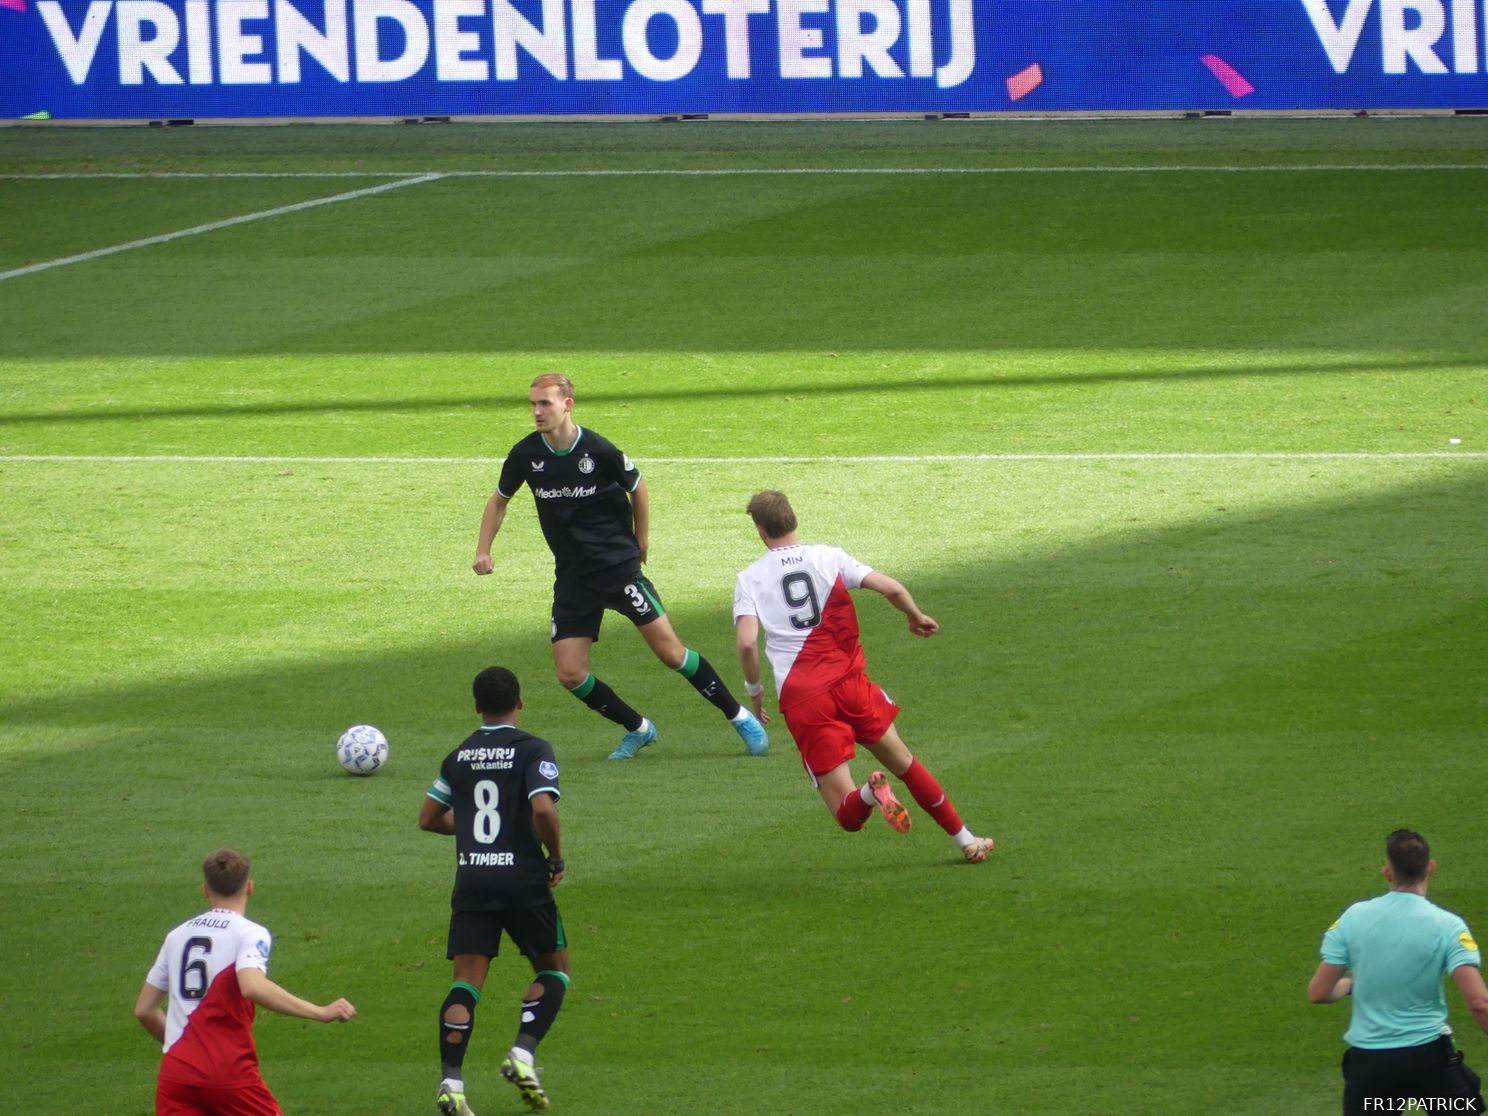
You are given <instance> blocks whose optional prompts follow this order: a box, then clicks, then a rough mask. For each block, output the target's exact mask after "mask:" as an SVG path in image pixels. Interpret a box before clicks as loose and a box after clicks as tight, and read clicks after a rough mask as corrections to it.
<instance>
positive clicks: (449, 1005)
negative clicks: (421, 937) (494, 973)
mask: <svg viewBox="0 0 1488 1116" xmlns="http://www.w3.org/2000/svg"><path fill="white" fill-rule="evenodd" d="M490 968H491V959H490V958H489V957H482V956H481V955H480V954H477V953H460V954H456V955H455V959H454V983H453V984H452V985H451V986H450V991H449V996H448V997H446V998H445V1001H444V1007H443V1008H442V1009H441V1011H440V1013H439V1049H440V1063H441V1064H440V1075H441V1079H440V1082H439V1095H438V1096H437V1098H436V1099H435V1103H436V1105H437V1106H438V1108H439V1111H440V1113H441V1114H442V1116H475V1114H474V1113H473V1112H472V1111H471V1109H470V1106H469V1105H468V1104H466V1103H465V1078H464V1070H463V1069H462V1068H461V1067H462V1066H463V1065H464V1062H465V1051H466V1050H467V1049H469V1046H470V1035H471V1032H472V1031H473V1030H474V1028H475V1005H476V1004H477V1003H478V1002H479V1000H480V990H481V988H482V986H483V985H484V984H485V983H486V974H487V973H488V972H489V971H490Z"/></svg>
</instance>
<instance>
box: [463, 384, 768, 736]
mask: <svg viewBox="0 0 1488 1116" xmlns="http://www.w3.org/2000/svg"><path fill="white" fill-rule="evenodd" d="M528 398H529V399H530V401H531V403H532V420H533V423H534V425H535V426H536V427H537V430H536V431H535V432H534V433H532V434H529V435H528V436H527V437H525V438H523V439H522V440H521V441H520V442H518V443H517V444H516V445H515V446H513V447H512V450H511V452H510V453H509V454H507V457H506V463H505V464H504V465H502V467H501V479H500V480H499V481H498V482H497V485H496V491H495V493H494V494H493V495H492V496H491V499H490V500H489V501H488V502H487V503H486V511H485V515H484V516H482V518H481V527H480V540H479V541H478V542H477V543H476V547H475V562H474V563H473V564H472V568H473V569H474V570H475V572H476V573H477V574H480V575H485V574H488V573H490V572H491V571H492V569H493V568H494V566H495V564H494V563H493V562H492V561H491V543H492V542H493V541H494V540H495V538H496V532H497V531H499V530H501V523H502V521H503V520H504V519H505V518H506V506H507V504H508V503H509V502H510V501H511V498H512V497H513V496H515V495H516V494H517V489H519V488H521V486H522V485H523V484H526V485H527V486H528V487H530V488H531V489H532V495H533V498H534V499H535V500H536V502H537V519H538V523H539V524H541V526H542V532H543V537H544V538H545V539H547V541H548V548H549V549H550V550H551V551H552V552H553V625H552V639H553V663H554V666H556V668H557V671H558V681H559V682H561V683H562V684H563V685H564V686H565V687H566V688H567V689H568V690H569V691H570V692H571V693H572V694H573V695H574V696H575V697H577V698H578V699H579V700H580V701H582V702H583V703H584V704H585V705H587V706H588V707H589V708H590V709H592V710H594V711H595V712H596V713H598V714H599V715H600V716H602V717H607V718H609V719H610V720H611V721H614V722H615V723H616V724H617V725H619V726H621V727H622V728H623V729H625V735H624V736H623V737H622V738H621V740H620V744H619V746H618V747H617V748H616V749H615V750H614V751H613V752H611V753H610V759H631V758H632V757H634V756H635V754H636V753H637V752H639V751H640V750H641V749H642V748H644V747H645V746H646V745H647V744H650V743H651V742H652V741H653V740H655V739H656V726H655V725H654V724H652V723H651V721H650V719H649V718H646V717H643V716H641V715H640V714H639V713H637V712H636V711H635V710H634V709H632V708H631V707H630V706H629V705H627V704H626V703H625V702H624V701H622V700H621V699H620V698H619V697H617V696H616V694H615V691H614V690H612V689H610V688H609V687H608V686H607V685H605V684H604V683H603V682H601V681H600V680H599V679H598V678H595V677H594V675H592V674H591V673H589V649H590V647H592V646H593V645H594V642H595V641H596V640H597V639H599V627H600V622H601V621H602V620H603V619H604V613H605V609H613V610H614V611H616V612H618V613H620V614H621V615H622V616H624V617H626V618H627V619H628V620H629V621H630V622H631V623H632V624H634V625H635V626H636V628H637V629H639V631H640V633H641V636H642V637H643V638H644V639H645V641H646V643H647V645H648V646H649V647H650V648H651V650H652V651H654V652H655V653H656V657H657V658H658V659H660V660H661V661H662V662H664V663H665V664H666V665H667V666H669V667H671V668H672V669H673V670H675V671H677V672H678V673H679V674H681V675H682V676H683V677H685V678H686V679H687V680H688V681H689V682H691V683H692V685H693V687H694V688H695V689H696V690H697V691H698V693H700V694H702V695H703V697H705V698H707V699H708V700H709V701H710V702H712V703H713V704H714V705H715V706H717V707H718V709H719V710H720V711H721V712H722V713H723V715H724V716H725V717H727V718H728V719H729V723H730V724H732V725H733V726H734V729H735V731H737V732H738V734H739V735H740V737H742V738H743V740H744V745H745V747H747V748H748V749H749V753H750V755H755V756H763V755H765V754H766V753H767V752H768V751H769V747H770V742H769V739H768V738H767V737H766V735H765V729H764V726H763V725H761V724H760V722H759V720H758V719H757V718H756V717H755V715H754V714H753V713H752V712H751V711H750V710H748V709H746V708H744V706H742V705H740V704H739V702H738V701H737V700H735V698H734V695H733V694H731V693H729V690H728V687H727V686H725V685H724V684H723V679H721V678H719V677H718V672H717V671H715V670H714V669H713V666H712V664H711V663H709V662H708V660H707V659H705V658H703V657H702V656H701V655H699V654H698V653H697V652H696V651H693V650H691V649H690V648H687V647H684V646H683V644H682V641H681V640H680V639H678V638H677V633H676V632H675V631H673V630H672V622H671V620H669V619H668V618H667V615H666V609H665V608H663V607H662V604H661V598H660V597H659V596H658V595H657V593H656V587H655V586H654V585H652V584H651V582H650V581H649V580H648V579H647V578H646V576H645V575H644V574H643V573H641V563H643V562H644V561H645V560H646V544H647V540H648V538H649V536H650V503H649V498H648V496H647V493H646V482H645V481H644V480H642V479H641V474H640V472H639V470H637V469H636V467H635V465H634V464H632V463H631V460H630V458H629V457H627V456H625V454H623V453H621V452H620V451H619V450H618V449H616V448H615V447H614V446H613V445H611V444H610V442H608V441H607V440H606V439H604V438H602V437H600V436H599V435H598V434H596V433H595V432H594V431H592V430H585V429H583V428H582V427H580V426H577V425H575V423H574V421H573V406H574V389H573V383H572V382H571V381H570V380H569V378H568V377H567V376H563V375H560V374H558V373H556V372H548V373H544V374H543V375H541V376H539V377H538V378H537V379H535V380H533V381H532V390H531V392H530V393H529V395H528Z"/></svg>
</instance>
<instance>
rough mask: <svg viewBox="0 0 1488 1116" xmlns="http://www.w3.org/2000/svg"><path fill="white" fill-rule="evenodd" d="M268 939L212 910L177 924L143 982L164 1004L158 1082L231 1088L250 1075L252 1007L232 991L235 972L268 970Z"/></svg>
mask: <svg viewBox="0 0 1488 1116" xmlns="http://www.w3.org/2000/svg"><path fill="white" fill-rule="evenodd" d="M272 948H273V937H272V935H270V934H269V932H268V930H266V929H265V928H264V927H262V926H260V925H259V924H258V923H256V922H253V921H251V920H249V919H248V918H246V917H244V916H243V915H241V914H238V913H237V912H236V911H227V910H221V909H217V908H213V909H212V910H210V911H207V912H205V913H204V914H200V915H197V916H196V917H195V918H193V919H189V920H188V921H186V922H183V923H181V925H180V926H177V927H176V928H175V929H174V930H172V931H171V932H170V933H169V934H168V935H166V939H165V944H164V945H162V946H161V947H160V952H159V954H157V955H156V957H155V964H154V965H153V966H152V967H151V969H150V973H149V975H148V976H147V977H146V978H145V979H146V980H147V981H148V982H149V983H150V984H151V985H152V986H153V987H155V988H159V989H161V990H162V991H163V992H165V993H166V994H167V996H168V998H169V1006H168V1007H167V1008H166V1018H165V1047H164V1049H165V1061H164V1062H163V1063H162V1065H161V1075H162V1076H163V1077H169V1078H171V1079H172V1080H177V1081H191V1082H199V1083H202V1084H238V1083H240V1082H241V1080H242V1078H243V1076H244V1075H245V1074H248V1073H250V1072H254V1073H256V1072H257V1066H258V1054H257V1051H256V1050H255V1048H254V1045H253V1014H254V1008H253V1004H252V1003H251V1002H250V1001H248V1000H245V999H244V998H243V994H242V992H241V991H240V990H239V988H238V971H239V970H241V969H259V970H262V971H263V972H265V973H267V972H268V970H269V951H270V950H271V949H272Z"/></svg>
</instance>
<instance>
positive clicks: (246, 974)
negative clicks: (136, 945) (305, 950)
mask: <svg viewBox="0 0 1488 1116" xmlns="http://www.w3.org/2000/svg"><path fill="white" fill-rule="evenodd" d="M250 869H251V865H250V864H249V861H248V858H247V857H246V856H244V855H243V854H242V853H240V852H238V851H237V850H236V849H219V850H217V851H216V852H214V853H213V854H212V855H211V856H209V857H207V859H206V860H205V861H204V862H203V863H202V876H203V878H204V881H205V882H204V883H203V884H202V894H204V895H205V896H206V897H207V902H208V903H209V904H211V909H210V910H208V911H206V912H205V913H203V914H199V915H197V916H196V917H195V918H192V919H188V920H187V921H186V922H183V923H181V925H180V926H177V927H176V928H175V929H174V930H172V931H171V932H170V933H169V934H167V935H166V938H165V944H163V945H162V946H161V947H160V952H159V953H158V954H157V955H156V957H155V964H154V965H153V966H151V968H150V973H149V975H148V976H147V977H146V978H145V985H144V987H143V988H141V989H140V994H139V999H138V1000H137V1001H135V1005H134V1015H135V1018H136V1019H138V1020H139V1021H140V1024H141V1025H142V1026H143V1027H144V1028H145V1030H147V1031H149V1032H150V1034H151V1035H152V1036H154V1038H155V1039H156V1041H157V1042H159V1043H160V1044H161V1046H162V1047H163V1048H164V1051H165V1054H164V1057H163V1058H161V1060H160V1078H159V1082H158V1084H157V1085H156V1090H155V1112H156V1116H282V1113H281V1110H280V1108H279V1103H278V1102H277V1101H276V1100H275V1099H274V1094H273V1093H271V1092H269V1087H268V1086H267V1085H265V1084H264V1080H263V1077H262V1076H261V1075H260V1074H259V1072H258V1051H257V1049H256V1048H255V1047H254V1045H253V1015H254V1007H255V1005H262V1006H263V1007H266V1008H268V1009H270V1010H271V1011H277V1012H280V1013H282V1014H284V1015H293V1016H298V1017H299V1018H301V1019H315V1020H318V1021H320V1022H322V1023H332V1022H345V1021H346V1020H348V1019H350V1018H352V1017H353V1016H354V1015H356V1008H354V1007H352V1006H351V1004H350V1003H348V1002H347V1001H346V1000H336V1001H335V1002H334V1003H331V1004H327V1005H325V1006H324V1007H322V1006H320V1005H318V1004H312V1003H310V1002H309V1001H308V1000H302V999H300V998H299V997H298V996H295V995H292V994H291V993H289V992H287V991H285V990H284V989H283V988H281V987H279V985H277V984H275V983H274V982H273V981H272V980H270V979H269V972H268V969H269V951H270V949H271V948H272V945H273V937H272V935H270V934H269V932H268V931H267V930H266V929H264V927H262V926H260V925H259V924H258V923H256V922H252V921H250V920H249V919H248V917H247V915H246V914H245V913H244V912H245V911H246V910H247V907H248V897H249V896H250V895H252V894H253V880H252V879H251V878H250ZM167 999H169V1008H168V1009H167V1010H162V1005H164V1004H165V1002H166V1000H167Z"/></svg>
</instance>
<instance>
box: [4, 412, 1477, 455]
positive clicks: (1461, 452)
mask: <svg viewBox="0 0 1488 1116" xmlns="http://www.w3.org/2000/svg"><path fill="white" fill-rule="evenodd" d="M3 421H4V420H3V418H0V423H3ZM1451 458H1460V459H1468V460H1482V459H1488V451H1485V450H1419V451H1402V452H1373V451H1368V450H1342V451H1337V452H1328V451H1317V452H1309V451H1301V452H1295V453H1289V452H1282V451H1277V452H1266V451H1258V452H1235V453H1137V452H1130V453H1127V452H1112V453H904V454H894V453H875V454H824V455H821V456H806V455H799V456H798V455H792V454H785V455H771V456H740V457H648V458H644V459H642V460H641V463H642V464H645V465H789V464H801V465H815V464H840V465H859V464H865V465H871V464H922V463H933V462H944V463H950V464H955V463H958V462H966V463H976V462H997V461H1433V460H1442V459H1451ZM28 462H29V463H47V462H73V463H84V464H137V463H146V464H150V463H165V464H179V465H192V464H201V465H488V466H497V465H500V464H501V459H500V458H496V457H309V456H268V455H258V454H238V455H233V454H166V453H159V454H82V453H78V454H70V453H53V454H48V453H9V454H0V464H20V463H28Z"/></svg>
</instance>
